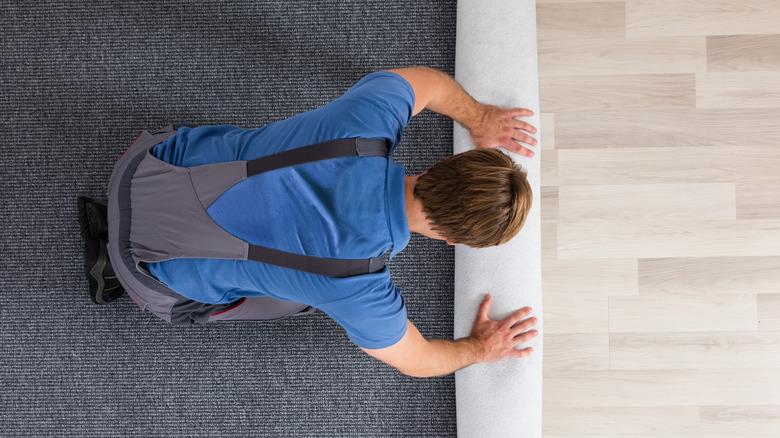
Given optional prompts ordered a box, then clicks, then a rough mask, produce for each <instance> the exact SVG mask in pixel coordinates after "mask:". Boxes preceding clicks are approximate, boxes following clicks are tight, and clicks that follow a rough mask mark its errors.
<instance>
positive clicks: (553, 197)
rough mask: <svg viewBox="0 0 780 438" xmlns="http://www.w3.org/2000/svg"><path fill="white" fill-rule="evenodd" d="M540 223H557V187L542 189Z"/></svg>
mask: <svg viewBox="0 0 780 438" xmlns="http://www.w3.org/2000/svg"><path fill="white" fill-rule="evenodd" d="M541 202H542V210H541V216H542V222H557V221H558V187H556V186H547V187H544V186H543V187H542V199H541Z"/></svg>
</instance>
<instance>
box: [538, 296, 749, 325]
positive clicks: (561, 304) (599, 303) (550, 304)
mask: <svg viewBox="0 0 780 438" xmlns="http://www.w3.org/2000/svg"><path fill="white" fill-rule="evenodd" d="M543 305H544V333H545V335H546V334H555V333H607V332H608V331H609V314H608V311H609V308H608V305H607V297H606V296H590V295H576V294H571V295H567V296H565V297H564V296H556V295H545V296H544V297H543ZM754 320H755V316H754Z"/></svg>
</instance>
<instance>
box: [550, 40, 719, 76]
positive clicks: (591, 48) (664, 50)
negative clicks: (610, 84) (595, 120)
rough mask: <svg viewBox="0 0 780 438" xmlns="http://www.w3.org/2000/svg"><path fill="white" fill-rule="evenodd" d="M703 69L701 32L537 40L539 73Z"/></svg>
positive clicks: (602, 72)
mask: <svg viewBox="0 0 780 438" xmlns="http://www.w3.org/2000/svg"><path fill="white" fill-rule="evenodd" d="M705 71H707V51H706V39H705V38H704V37H701V36H695V37H652V38H631V39H626V38H598V39H589V38H580V39H577V40H576V41H572V40H569V39H566V40H562V39H556V40H545V39H541V40H539V75H540V76H542V77H546V76H585V75H622V74H647V73H661V74H669V73H691V72H702V73H703V72H705Z"/></svg>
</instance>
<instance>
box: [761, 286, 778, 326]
mask: <svg viewBox="0 0 780 438" xmlns="http://www.w3.org/2000/svg"><path fill="white" fill-rule="evenodd" d="M777 292H778V293H773V294H758V319H759V320H762V319H780V288H777Z"/></svg>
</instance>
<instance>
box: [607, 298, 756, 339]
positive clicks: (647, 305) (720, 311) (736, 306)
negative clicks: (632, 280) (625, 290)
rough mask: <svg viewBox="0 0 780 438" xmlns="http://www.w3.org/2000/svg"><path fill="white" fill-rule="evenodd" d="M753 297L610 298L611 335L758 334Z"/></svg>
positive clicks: (754, 299)
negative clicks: (744, 332)
mask: <svg viewBox="0 0 780 438" xmlns="http://www.w3.org/2000/svg"><path fill="white" fill-rule="evenodd" d="M755 315H756V296H755V295H753V294H743V295H737V294H710V295H707V296H706V297H701V296H699V295H680V294H676V295H671V294H669V295H660V294H659V295H652V296H644V295H639V296H636V297H617V296H613V297H609V327H610V333H617V332H628V333H639V332H644V333H658V332H707V331H712V332H721V331H728V330H734V331H748V330H757V329H758V323H757V322H756V316H755Z"/></svg>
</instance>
